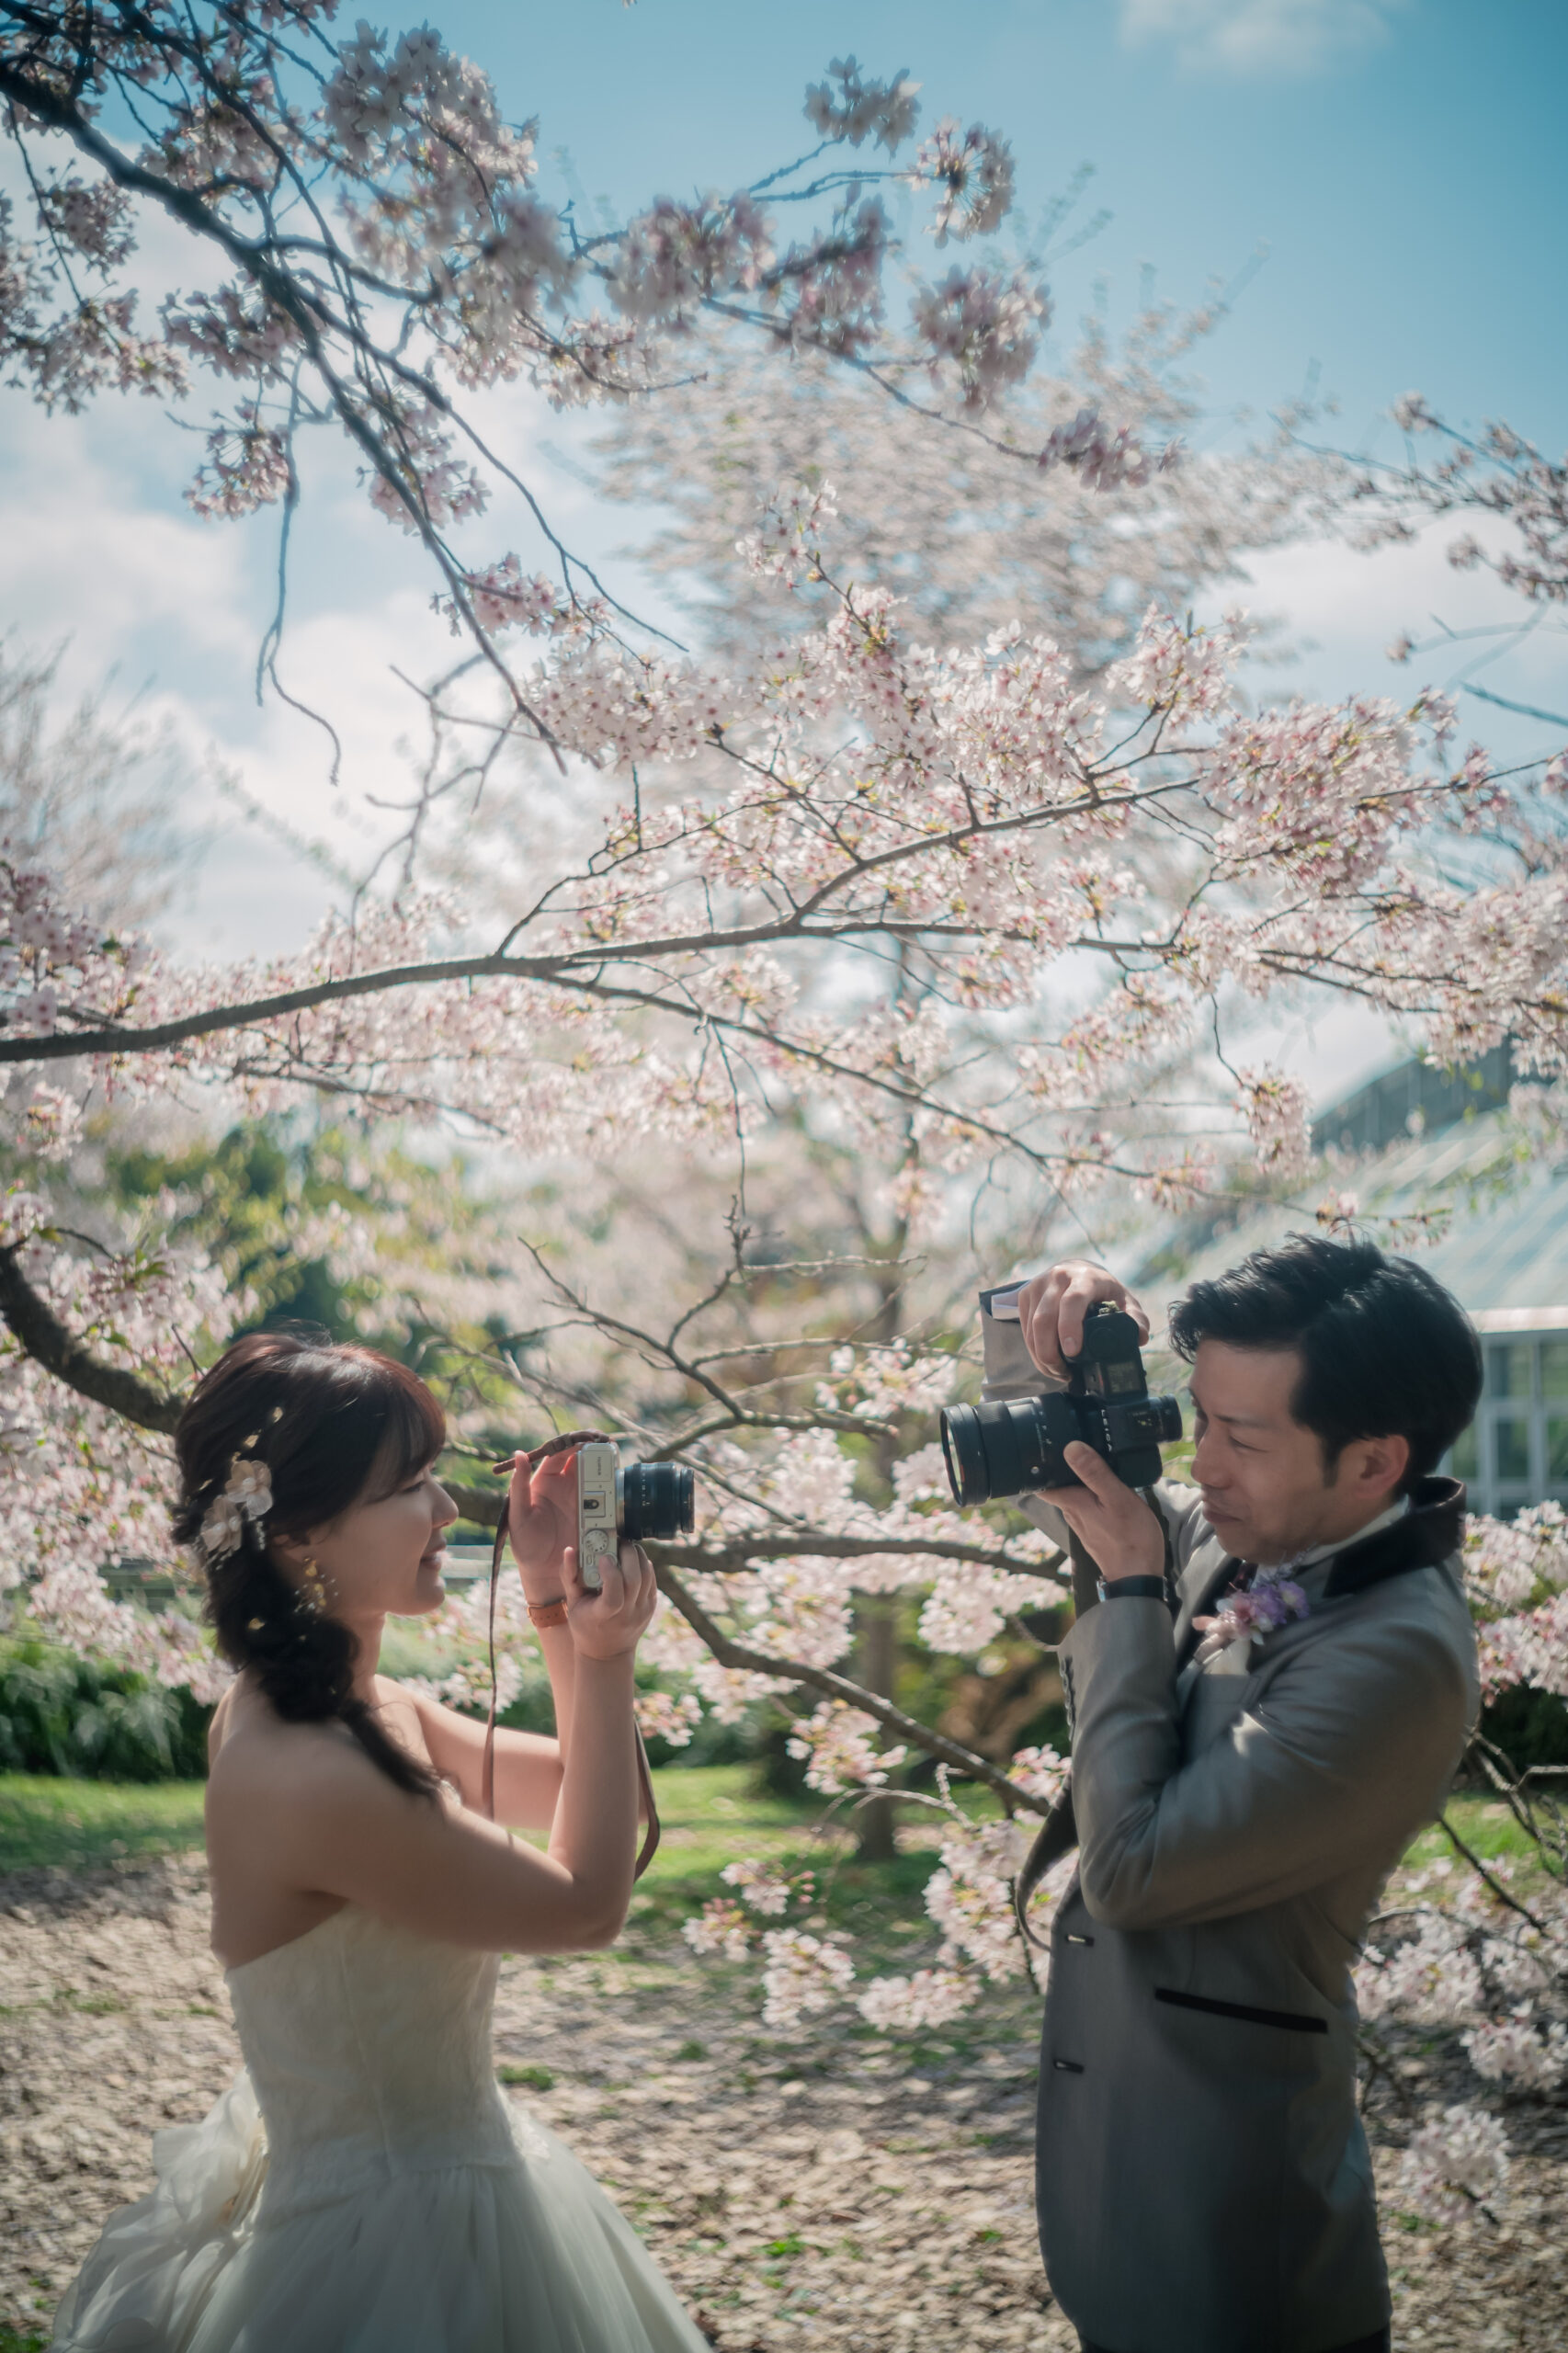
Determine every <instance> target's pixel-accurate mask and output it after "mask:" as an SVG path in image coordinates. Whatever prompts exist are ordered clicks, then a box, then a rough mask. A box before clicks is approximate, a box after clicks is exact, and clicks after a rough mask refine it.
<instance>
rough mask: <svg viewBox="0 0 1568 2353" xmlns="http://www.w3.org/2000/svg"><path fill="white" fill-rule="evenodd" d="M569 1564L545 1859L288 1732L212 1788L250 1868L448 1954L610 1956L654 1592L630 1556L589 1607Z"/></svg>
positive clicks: (634, 1551)
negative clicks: (567, 1673)
mask: <svg viewBox="0 0 1568 2353" xmlns="http://www.w3.org/2000/svg"><path fill="white" fill-rule="evenodd" d="M565 1566H566V1572H567V1595H568V1597H569V1598H570V1602H571V1619H570V1633H569V1639H571V1640H572V1641H573V1643H574V1646H575V1649H576V1653H577V1659H576V1674H575V1695H574V1696H575V1709H574V1726H573V1737H572V1745H571V1748H570V1750H569V1752H568V1754H567V1756H566V1760H565V1763H564V1765H563V1767H562V1777H561V1790H560V1797H559V1802H558V1803H557V1805H556V1809H555V1816H554V1822H553V1826H552V1831H551V1841H550V1851H549V1853H548V1854H544V1855H541V1854H539V1853H537V1852H536V1851H535V1850H534V1849H533V1848H532V1847H527V1846H519V1845H516V1844H514V1843H513V1842H512V1841H511V1840H510V1839H509V1838H508V1836H507V1835H506V1832H505V1831H504V1830H503V1829H501V1828H500V1827H499V1826H498V1825H497V1824H493V1823H489V1822H485V1821H483V1819H482V1818H480V1817H479V1816H478V1815H476V1814H474V1813H471V1812H469V1811H468V1810H467V1809H465V1808H459V1807H457V1806H455V1805H451V1804H445V1805H440V1804H436V1803H434V1802H431V1801H430V1800H428V1799H423V1798H415V1797H411V1796H409V1795H408V1794H407V1793H406V1792H405V1791H403V1790H400V1789H399V1788H398V1787H397V1786H396V1784H395V1783H394V1782H392V1780H391V1779H389V1778H388V1777H387V1775H385V1774H384V1773H381V1772H380V1771H378V1770H377V1768H376V1767H375V1766H374V1765H373V1764H372V1763H371V1762H370V1760H369V1758H368V1757H367V1756H365V1755H364V1754H363V1752H362V1751H361V1750H359V1749H358V1747H357V1746H356V1745H354V1744H353V1743H352V1742H351V1741H349V1740H348V1739H347V1738H346V1737H345V1736H344V1734H343V1733H342V1731H341V1730H340V1729H339V1728H337V1727H335V1726H332V1725H319V1726H318V1725H299V1726H292V1727H290V1730H289V1734H288V1736H287V1737H286V1738H285V1739H283V1740H280V1741H278V1740H268V1741H267V1742H265V1743H262V1742H257V1743H255V1744H251V1745H249V1746H246V1745H244V1744H240V1743H235V1744H233V1745H231V1746H230V1747H229V1748H228V1749H226V1750H225V1751H224V1754H223V1756H222V1759H221V1762H220V1766H219V1768H218V1771H217V1772H216V1773H215V1775H214V1779H213V1783H212V1785H211V1802H212V1806H213V1811H214V1814H215V1816H218V1817H220V1819H218V1820H217V1821H216V1823H215V1827H216V1828H217V1829H218V1830H219V1832H220V1835H222V1834H224V1833H227V1834H228V1835H231V1836H233V1838H235V1839H236V1840H239V1839H242V1838H243V1843H244V1848H245V1852H246V1858H247V1868H249V1869H251V1870H254V1871H256V1872H257V1873H259V1874H260V1875H261V1876H263V1877H265V1878H267V1879H270V1880H271V1881H273V1882H274V1883H275V1884H277V1885H278V1886H280V1887H285V1888H289V1889H291V1890H294V1891H297V1892H301V1893H303V1892H308V1893H316V1894H327V1895H338V1896H342V1897H343V1898H344V1899H345V1900H346V1901H347V1902H349V1903H354V1904H362V1905H364V1907H365V1908H366V1909H367V1910H368V1911H371V1912H374V1913H376V1914H378V1915H380V1916H381V1918H382V1919H386V1920H391V1921H392V1922H394V1923H395V1924H396V1925H398V1926H399V1927H406V1928H410V1929H413V1930H414V1931H415V1932H416V1933H418V1934H421V1935H425V1936H432V1937H439V1938H442V1939H444V1940H445V1941H446V1942H448V1943H450V1944H460V1945H469V1946H474V1947H478V1948H479V1949H483V1950H489V1951H503V1950H508V1949H509V1950H513V1951H524V1952H565V1951H577V1950H583V1949H588V1948H590V1947H593V1946H597V1945H604V1944H608V1943H609V1942H610V1941H611V1940H612V1938H614V1937H615V1936H616V1935H617V1934H618V1933H619V1928H620V1927H621V1924H622V1922H623V1921H624V1919H625V1917H626V1907H627V1904H628V1903H629V1902H630V1900H631V1876H632V1864H633V1860H634V1859H635V1854H636V1846H637V1773H636V1761H635V1759H636V1751H635V1746H634V1742H633V1733H632V1713H631V1691H632V1662H633V1657H634V1654H635V1650H636V1644H637V1641H638V1638H639V1636H640V1635H641V1634H642V1631H643V1629H644V1627H645V1626H646V1625H647V1623H648V1621H649V1620H650V1619H651V1618H652V1616H653V1609H654V1607H655V1604H656V1601H657V1588H656V1586H655V1585H654V1582H653V1569H652V1567H651V1565H650V1563H648V1560H647V1558H646V1556H645V1555H644V1554H643V1553H642V1552H641V1551H640V1550H639V1549H638V1548H637V1547H636V1546H634V1545H623V1546H622V1548H621V1554H620V1561H619V1564H610V1563H607V1564H606V1568H605V1573H604V1589H603V1591H602V1592H601V1593H598V1594H585V1592H584V1591H583V1588H582V1586H581V1584H580V1582H579V1581H578V1580H577V1577H576V1564H575V1561H574V1559H573V1558H571V1556H570V1555H569V1556H568V1560H567V1562H566V1564H565ZM225 1768H226V1769H225Z"/></svg>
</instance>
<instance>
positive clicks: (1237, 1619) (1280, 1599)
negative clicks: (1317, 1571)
mask: <svg viewBox="0 0 1568 2353" xmlns="http://www.w3.org/2000/svg"><path fill="white" fill-rule="evenodd" d="M1311 1610H1312V1604H1311V1602H1310V1601H1309V1600H1308V1599H1307V1597H1306V1595H1305V1594H1304V1593H1303V1592H1302V1591H1301V1586H1299V1585H1298V1584H1297V1583H1296V1581H1295V1579H1294V1578H1293V1577H1288V1576H1286V1575H1284V1574H1282V1573H1281V1572H1280V1571H1279V1570H1278V1569H1276V1570H1274V1571H1272V1572H1264V1571H1261V1570H1260V1571H1259V1572H1258V1574H1256V1576H1255V1577H1254V1579H1253V1581H1252V1583H1251V1585H1250V1586H1247V1588H1246V1590H1245V1592H1244V1593H1236V1594H1233V1595H1232V1597H1231V1598H1230V1600H1229V1601H1228V1602H1227V1603H1226V1604H1225V1607H1224V1608H1223V1609H1221V1611H1220V1613H1219V1615H1218V1616H1217V1617H1214V1618H1195V1619H1194V1620H1193V1624H1194V1626H1195V1628H1196V1629H1197V1631H1198V1632H1199V1633H1200V1634H1201V1635H1202V1637H1203V1644H1202V1649H1201V1651H1200V1653H1199V1656H1200V1657H1201V1658H1204V1659H1210V1658H1213V1657H1214V1656H1215V1655H1216V1654H1218V1653H1219V1652H1221V1651H1222V1650H1224V1649H1226V1648H1227V1647H1228V1646H1229V1645H1230V1644H1231V1643H1239V1642H1242V1641H1244V1639H1246V1638H1247V1637H1249V1636H1251V1635H1253V1634H1272V1633H1274V1632H1275V1631H1277V1630H1278V1628H1279V1627H1281V1626H1288V1625H1289V1624H1290V1620H1291V1619H1292V1618H1305V1617H1307V1616H1309V1615H1310V1613H1311Z"/></svg>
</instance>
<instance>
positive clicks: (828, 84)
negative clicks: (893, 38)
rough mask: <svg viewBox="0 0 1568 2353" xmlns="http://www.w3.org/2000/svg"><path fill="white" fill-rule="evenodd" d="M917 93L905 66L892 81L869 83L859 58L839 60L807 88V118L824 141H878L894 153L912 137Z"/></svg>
mask: <svg viewBox="0 0 1568 2353" xmlns="http://www.w3.org/2000/svg"><path fill="white" fill-rule="evenodd" d="M919 90H920V85H919V83H918V82H912V81H911V80H910V78H909V75H908V73H907V72H906V71H905V70H904V69H903V67H902V66H901V67H900V69H899V71H898V72H897V73H896V74H894V75H893V77H892V80H891V81H889V82H875V81H867V79H866V78H865V76H864V74H862V73H861V70H860V65H859V62H858V59H856V58H854V57H835V59H834V60H833V63H831V64H830V65H829V67H828V69H827V73H826V75H825V77H824V79H823V80H822V81H821V82H813V83H812V84H811V85H809V86H808V88H807V91H806V106H805V113H806V119H807V121H808V122H810V123H812V124H813V125H814V127H815V129H816V130H817V131H818V132H819V133H820V134H821V136H822V137H823V138H824V140H840V139H842V140H845V141H846V142H847V143H848V144H849V145H850V146H851V147H860V146H863V145H864V144H865V142H866V141H867V140H868V139H871V138H874V139H875V141H876V143H877V145H878V146H879V147H885V148H886V149H887V151H888V153H889V154H890V155H891V154H892V153H895V151H896V150H897V149H898V148H899V147H901V146H902V145H903V142H904V141H905V140H906V139H908V138H910V137H911V136H912V135H913V132H914V130H915V123H916V121H917V120H918V119H919V115H920V102H919Z"/></svg>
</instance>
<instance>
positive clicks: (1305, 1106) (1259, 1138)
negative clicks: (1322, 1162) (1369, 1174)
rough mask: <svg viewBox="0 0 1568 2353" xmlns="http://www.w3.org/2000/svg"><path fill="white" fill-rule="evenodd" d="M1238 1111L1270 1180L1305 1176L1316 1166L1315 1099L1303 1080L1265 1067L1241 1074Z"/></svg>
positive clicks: (1258, 1163)
mask: <svg viewBox="0 0 1568 2353" xmlns="http://www.w3.org/2000/svg"><path fill="white" fill-rule="evenodd" d="M1236 1076H1237V1078H1238V1080H1239V1082H1240V1085H1239V1087H1238V1091H1237V1095H1236V1108H1237V1109H1238V1110H1239V1111H1240V1112H1241V1114H1242V1117H1243V1119H1244V1120H1245V1122H1246V1131H1247V1133H1248V1135H1249V1136H1250V1137H1251V1138H1252V1145H1253V1156H1254V1159H1255V1161H1256V1165H1257V1167H1258V1168H1259V1169H1260V1170H1261V1171H1262V1172H1263V1174H1264V1175H1266V1176H1278V1177H1282V1178H1286V1179H1290V1178H1292V1177H1297V1176H1302V1175H1304V1174H1305V1172H1306V1170H1307V1169H1308V1168H1309V1167H1310V1166H1311V1165H1312V1098H1311V1097H1310V1096H1309V1094H1308V1092H1307V1090H1306V1088H1305V1087H1304V1086H1302V1085H1301V1081H1300V1079H1296V1078H1291V1077H1290V1076H1289V1075H1288V1074H1286V1073H1285V1072H1284V1071H1280V1070H1276V1069H1274V1068H1273V1067H1272V1066H1271V1065H1270V1064H1268V1063H1265V1064H1263V1065H1262V1067H1261V1068H1258V1069H1256V1070H1241V1071H1238V1072H1237V1074H1236Z"/></svg>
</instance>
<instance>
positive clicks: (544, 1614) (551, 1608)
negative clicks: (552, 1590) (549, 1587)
mask: <svg viewBox="0 0 1568 2353" xmlns="http://www.w3.org/2000/svg"><path fill="white" fill-rule="evenodd" d="M528 1616H529V1617H530V1618H531V1619H532V1620H533V1621H534V1624H535V1625H536V1626H564V1625H565V1623H566V1598H565V1596H564V1595H563V1594H557V1595H556V1597H555V1599H554V1600H553V1601H530V1602H529V1604H528Z"/></svg>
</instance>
